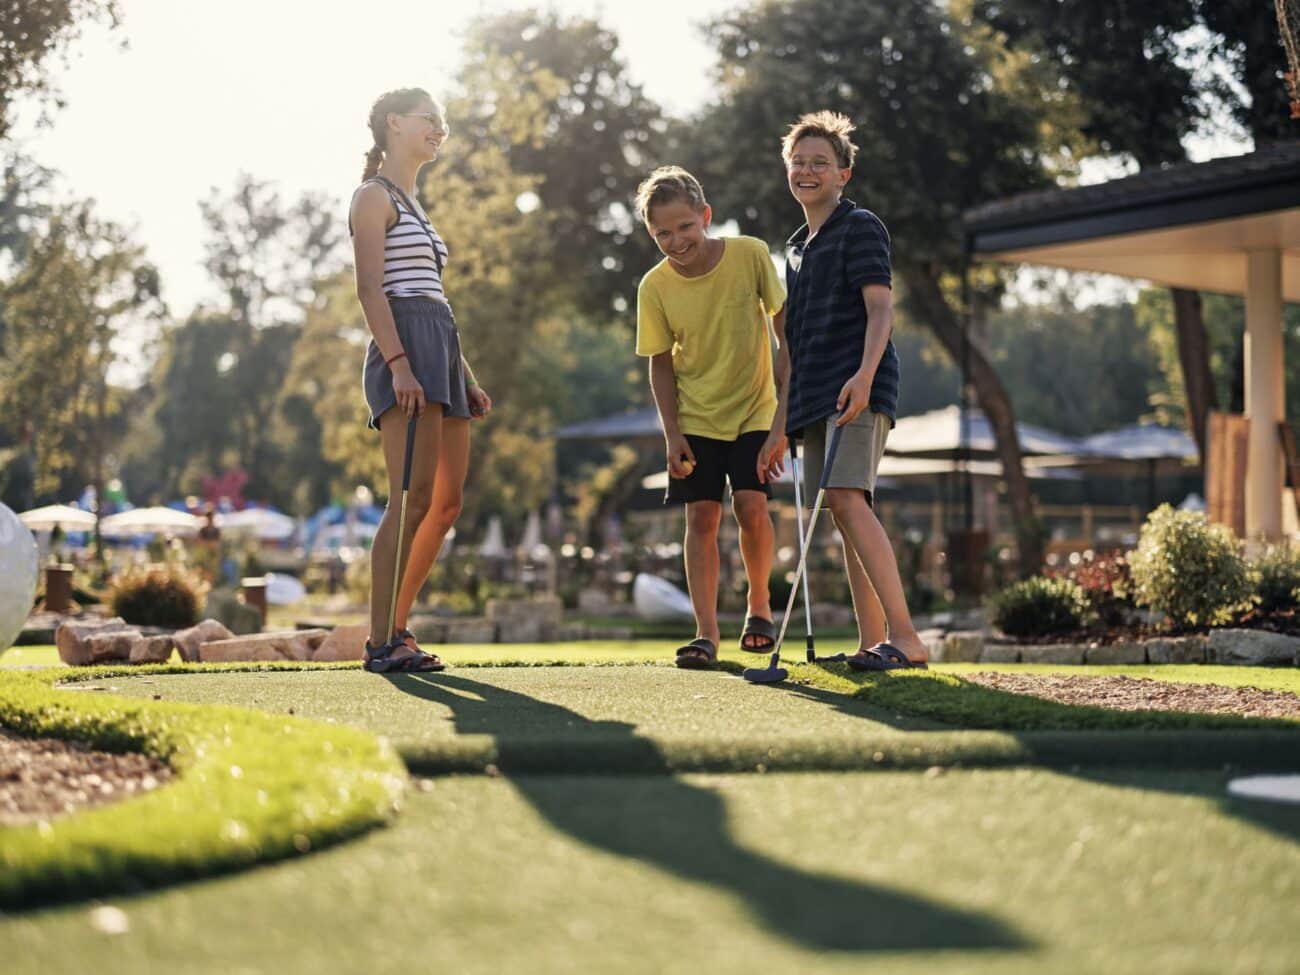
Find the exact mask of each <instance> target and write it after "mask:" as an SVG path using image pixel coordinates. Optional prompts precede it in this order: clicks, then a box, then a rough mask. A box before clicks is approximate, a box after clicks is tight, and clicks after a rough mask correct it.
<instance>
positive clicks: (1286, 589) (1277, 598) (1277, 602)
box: [1251, 544, 1300, 613]
mask: <svg viewBox="0 0 1300 975" xmlns="http://www.w3.org/2000/svg"><path fill="white" fill-rule="evenodd" d="M1251 569H1252V571H1253V573H1254V575H1255V579H1256V585H1255V594H1256V596H1257V597H1258V599H1259V610H1260V612H1261V613H1285V612H1289V611H1290V610H1294V609H1300V550H1296V549H1294V548H1292V547H1291V546H1290V545H1286V544H1282V545H1270V546H1269V547H1268V548H1266V549H1265V550H1264V552H1263V554H1262V555H1260V557H1259V558H1257V559H1255V560H1254V562H1253V563H1251Z"/></svg>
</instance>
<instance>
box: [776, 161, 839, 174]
mask: <svg viewBox="0 0 1300 975" xmlns="http://www.w3.org/2000/svg"><path fill="white" fill-rule="evenodd" d="M805 166H807V167H808V168H809V169H811V170H812V171H813V172H814V173H817V174H819V175H820V174H821V173H824V172H826V170H828V169H830V168H831V162H830V160H829V159H814V160H813V161H812V162H807V161H805V160H803V159H791V160H790V161H789V162H787V163H786V164H785V168H786V169H788V170H790V172H792V173H797V172H799V170H801V169H803V168H804V167H805Z"/></svg>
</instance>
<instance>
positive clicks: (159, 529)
mask: <svg viewBox="0 0 1300 975" xmlns="http://www.w3.org/2000/svg"><path fill="white" fill-rule="evenodd" d="M202 526H203V519H202V518H198V517H195V516H194V515H192V514H189V513H188V512H185V511H177V510H176V509H175V508H163V507H156V508H132V509H131V510H130V511H123V512H121V513H120V514H116V515H109V516H108V517H107V518H105V519H104V520H103V521H101V522H100V523H99V528H100V531H102V532H103V533H104V534H105V535H116V536H119V537H120V536H123V535H153V534H159V533H162V534H170V535H194V534H197V533H198V530H199V529H200V528H201V527H202Z"/></svg>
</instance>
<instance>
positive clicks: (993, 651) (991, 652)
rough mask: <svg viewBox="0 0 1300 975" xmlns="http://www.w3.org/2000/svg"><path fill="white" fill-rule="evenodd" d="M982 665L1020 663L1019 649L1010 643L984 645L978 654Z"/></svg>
mask: <svg viewBox="0 0 1300 975" xmlns="http://www.w3.org/2000/svg"><path fill="white" fill-rule="evenodd" d="M980 663H982V664H1017V663H1020V648H1019V647H1017V646H1013V645H1012V644H1010V643H986V644H985V645H984V649H983V651H982V652H981V653H980Z"/></svg>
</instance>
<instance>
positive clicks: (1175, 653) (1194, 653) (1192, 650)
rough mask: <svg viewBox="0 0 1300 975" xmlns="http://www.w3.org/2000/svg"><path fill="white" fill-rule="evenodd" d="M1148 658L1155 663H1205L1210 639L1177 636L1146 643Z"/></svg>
mask: <svg viewBox="0 0 1300 975" xmlns="http://www.w3.org/2000/svg"><path fill="white" fill-rule="evenodd" d="M1145 646H1146V651H1147V660H1149V661H1150V662H1151V663H1153V664H1203V663H1205V657H1206V653H1207V650H1208V647H1209V640H1207V639H1206V638H1205V637H1203V636H1175V637H1166V638H1163V639H1159V640H1147V641H1146V643H1145Z"/></svg>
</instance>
